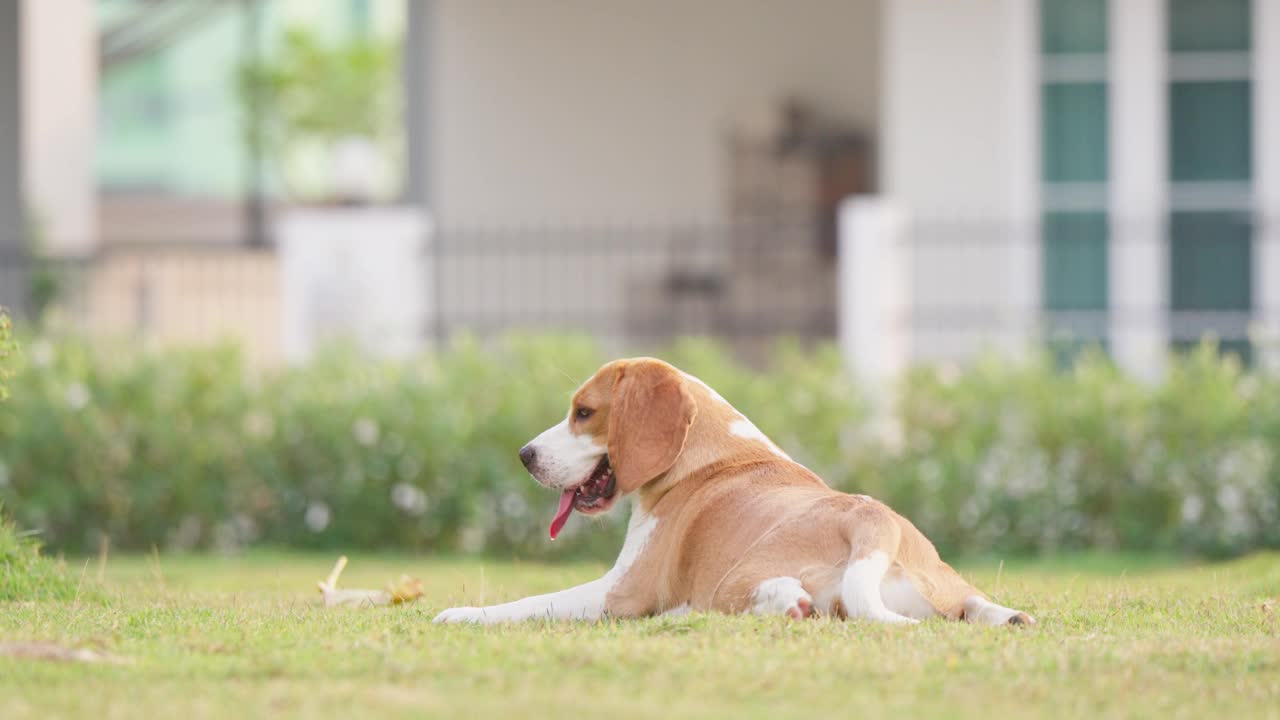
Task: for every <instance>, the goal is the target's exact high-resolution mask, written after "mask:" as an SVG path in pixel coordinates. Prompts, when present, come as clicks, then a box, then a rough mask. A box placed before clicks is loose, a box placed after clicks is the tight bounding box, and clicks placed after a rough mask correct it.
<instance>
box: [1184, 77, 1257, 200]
mask: <svg viewBox="0 0 1280 720" xmlns="http://www.w3.org/2000/svg"><path fill="white" fill-rule="evenodd" d="M1169 106H1170V110H1169V112H1170V126H1171V128H1170V133H1169V155H1170V157H1171V158H1172V162H1171V163H1170V171H1171V173H1172V177H1173V179H1174V180H1191V181H1195V180H1248V179H1249V178H1250V177H1251V176H1252V174H1253V169H1252V168H1253V163H1252V158H1253V142H1252V137H1251V136H1252V132H1253V120H1252V117H1253V102H1252V97H1251V92H1250V88H1249V82H1248V81H1247V80H1239V81H1227V82H1177V83H1173V85H1172V86H1171V87H1170V88H1169Z"/></svg>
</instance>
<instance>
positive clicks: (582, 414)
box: [573, 407, 595, 420]
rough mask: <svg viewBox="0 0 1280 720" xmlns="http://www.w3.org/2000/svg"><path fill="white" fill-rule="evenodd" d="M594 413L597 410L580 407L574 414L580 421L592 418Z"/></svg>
mask: <svg viewBox="0 0 1280 720" xmlns="http://www.w3.org/2000/svg"><path fill="white" fill-rule="evenodd" d="M593 413H595V410H592V409H591V408H583V407H580V408H578V409H577V410H575V411H574V413H573V414H574V416H575V417H577V418H578V419H579V420H586V419H587V418H589V417H591V415H592V414H593Z"/></svg>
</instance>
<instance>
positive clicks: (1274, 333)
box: [1253, 0, 1280, 369]
mask: <svg viewBox="0 0 1280 720" xmlns="http://www.w3.org/2000/svg"><path fill="white" fill-rule="evenodd" d="M1253 107H1254V111H1253V112H1254V117H1253V137H1254V161H1253V162H1254V180H1253V181H1254V197H1255V198H1256V201H1255V202H1256V208H1255V216H1256V217H1257V218H1258V220H1259V222H1258V225H1257V226H1256V227H1257V232H1256V234H1255V235H1254V255H1253V258H1254V262H1253V293H1254V298H1253V302H1254V306H1255V307H1256V308H1257V309H1258V326H1259V327H1258V330H1259V331H1260V333H1259V337H1258V338H1257V339H1258V340H1259V342H1260V347H1259V348H1258V362H1259V364H1260V365H1262V366H1265V367H1268V368H1271V369H1280V3H1277V2H1275V0H1254V2H1253Z"/></svg>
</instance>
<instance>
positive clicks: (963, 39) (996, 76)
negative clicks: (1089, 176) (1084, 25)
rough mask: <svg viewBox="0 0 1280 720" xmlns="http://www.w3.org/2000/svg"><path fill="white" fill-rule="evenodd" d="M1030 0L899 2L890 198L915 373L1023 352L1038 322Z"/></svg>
mask: <svg viewBox="0 0 1280 720" xmlns="http://www.w3.org/2000/svg"><path fill="white" fill-rule="evenodd" d="M1035 5H1036V3H1035V1H1034V0H949V1H948V2H937V0H892V2H888V3H885V15H884V18H883V28H884V38H883V49H884V55H883V58H882V61H883V63H884V76H883V81H882V83H881V86H882V87H883V89H884V95H883V103H884V107H883V112H882V114H881V127H882V128H883V130H882V132H881V189H882V192H883V194H884V196H885V197H886V198H888V199H889V200H890V202H892V203H893V205H894V207H895V208H897V209H899V210H901V211H902V212H903V213H904V215H905V218H906V222H907V226H906V229H905V233H906V241H907V242H908V243H909V245H910V247H911V257H910V258H909V261H908V264H909V267H910V272H909V277H910V282H911V294H912V301H911V302H912V307H913V316H912V318H911V321H912V323H913V325H914V327H915V329H916V330H915V336H914V337H913V338H912V340H911V344H912V348H911V353H912V355H913V356H914V357H915V359H917V360H932V359H941V358H960V357H965V356H968V355H971V354H973V353H974V352H978V351H980V350H983V349H985V348H991V349H999V350H1001V351H1004V352H1016V351H1018V350H1022V349H1025V348H1026V347H1027V346H1028V344H1029V342H1028V340H1029V337H1030V334H1031V333H1032V332H1033V331H1034V329H1035V324H1036V323H1037V322H1038V318H1039V297H1040V287H1039V285H1040V272H1041V271H1040V256H1039V237H1038V232H1037V225H1036V218H1037V214H1038V210H1039V193H1038V188H1039V165H1038V163H1039V155H1040V152H1039V131H1038V128H1039V124H1040V120H1039V114H1038V113H1039V85H1038V72H1039V67H1038V63H1037V58H1038V52H1039V51H1038V33H1037V31H1036V27H1037V24H1036V14H1035Z"/></svg>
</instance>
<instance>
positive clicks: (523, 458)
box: [520, 445, 538, 468]
mask: <svg viewBox="0 0 1280 720" xmlns="http://www.w3.org/2000/svg"><path fill="white" fill-rule="evenodd" d="M537 458H538V451H537V450H534V449H533V446H532V445H525V446H524V447H522V448H520V462H522V463H524V466H525V467H526V468H527V467H529V466H531V465H533V461H534V460H536V459H537Z"/></svg>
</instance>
